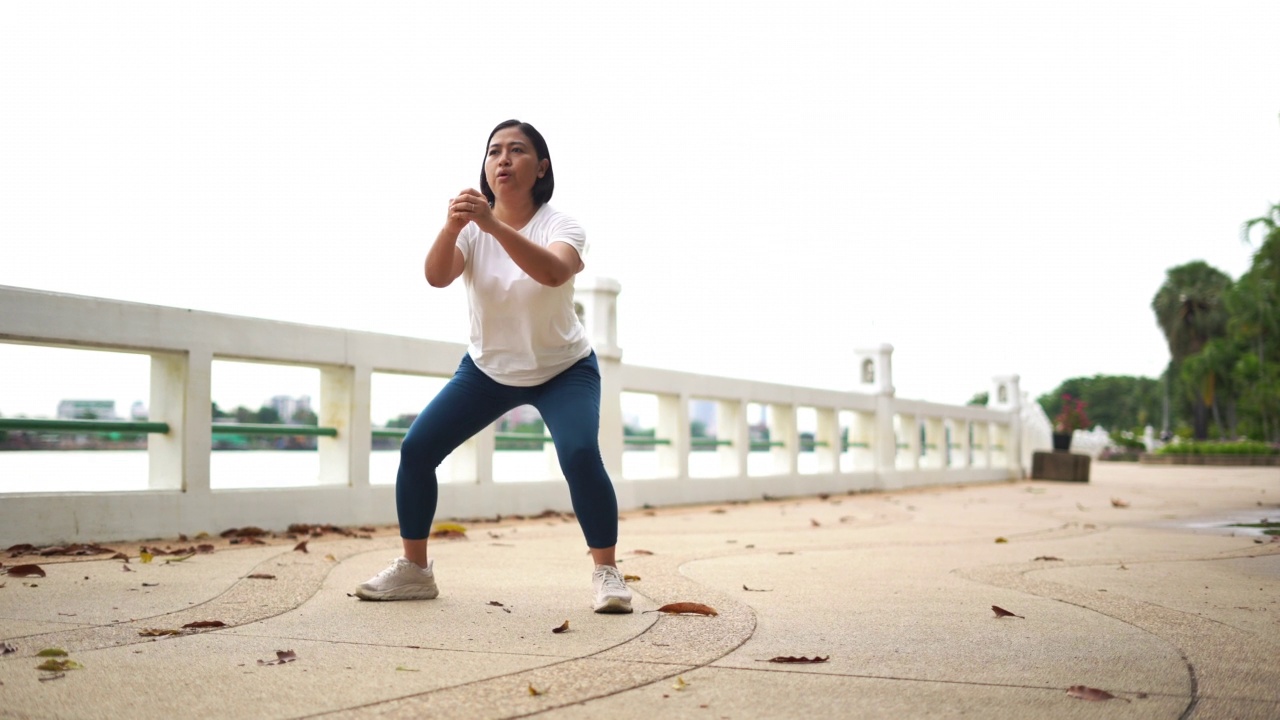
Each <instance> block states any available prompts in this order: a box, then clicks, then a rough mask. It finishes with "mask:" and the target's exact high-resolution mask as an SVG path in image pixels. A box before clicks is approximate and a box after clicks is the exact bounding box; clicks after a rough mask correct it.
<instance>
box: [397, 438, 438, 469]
mask: <svg viewBox="0 0 1280 720" xmlns="http://www.w3.org/2000/svg"><path fill="white" fill-rule="evenodd" d="M447 454H448V451H447V450H445V449H444V448H443V447H442V446H441V444H440V443H438V442H433V439H432V437H431V435H430V433H409V434H408V435H406V436H405V438H404V441H403V442H402V443H400V461H401V462H408V463H412V464H414V465H418V466H427V467H431V468H435V467H437V466H439V465H440V463H442V462H444V458H445V455H447Z"/></svg>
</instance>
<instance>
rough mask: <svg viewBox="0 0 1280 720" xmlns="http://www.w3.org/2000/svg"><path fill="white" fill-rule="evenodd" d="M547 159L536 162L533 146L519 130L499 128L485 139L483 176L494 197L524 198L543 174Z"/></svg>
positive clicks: (548, 162)
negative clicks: (487, 145)
mask: <svg viewBox="0 0 1280 720" xmlns="http://www.w3.org/2000/svg"><path fill="white" fill-rule="evenodd" d="M550 164H551V161H550V160H547V159H545V158H544V159H542V160H538V158H537V152H536V151H535V150H534V148H533V143H532V142H530V141H529V138H527V137H525V134H524V133H523V132H521V131H520V128H519V127H509V128H503V129H501V130H499V131H498V132H496V133H494V134H493V137H492V138H490V139H489V149H488V154H487V155H486V156H485V161H484V177H485V180H488V181H489V187H490V188H491V189H492V190H493V194H494V196H496V197H502V196H504V195H505V196H509V197H528V196H529V195H530V194H531V193H532V192H533V185H534V183H536V182H537V181H538V178H540V177H542V176H543V174H545V173H546V172H547V167H548V166H549V165H550Z"/></svg>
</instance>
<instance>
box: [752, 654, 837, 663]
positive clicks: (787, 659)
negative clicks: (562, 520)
mask: <svg viewBox="0 0 1280 720" xmlns="http://www.w3.org/2000/svg"><path fill="white" fill-rule="evenodd" d="M830 659H831V656H830V655H828V656H826V657H819V656H818V655H814V656H813V657H811V658H810V657H803V656H801V657H796V656H794V655H779V656H778V657H775V658H769V659H768V661H767V662H771V663H810V664H811V663H824V662H826V661H828V660H830Z"/></svg>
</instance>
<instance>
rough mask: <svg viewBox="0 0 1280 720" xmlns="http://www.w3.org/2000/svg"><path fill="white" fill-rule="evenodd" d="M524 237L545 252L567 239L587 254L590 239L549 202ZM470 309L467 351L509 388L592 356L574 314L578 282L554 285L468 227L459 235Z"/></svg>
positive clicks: (542, 378)
mask: <svg viewBox="0 0 1280 720" xmlns="http://www.w3.org/2000/svg"><path fill="white" fill-rule="evenodd" d="M519 232H520V234H521V235H524V236H525V237H527V238H529V239H530V240H532V241H533V242H535V243H537V244H538V245H541V246H543V247H549V246H550V245H551V243H554V242H563V243H568V244H569V245H571V246H573V248H574V249H575V250H577V251H578V254H579V255H586V252H587V235H586V233H584V232H583V231H582V227H581V226H580V225H578V222H577V221H576V220H574V219H573V218H571V217H569V216H568V215H565V214H564V213H561V212H557V211H556V210H554V209H553V208H552V207H551V206H550V205H546V204H543V206H542V207H540V208H538V212H536V213H534V215H533V218H531V219H530V220H529V223H528V224H527V225H525V226H524V227H523V228H520V229H519ZM458 249H459V250H461V251H462V256H463V257H464V258H465V259H466V263H467V264H466V267H465V268H464V269H463V271H462V278H463V281H464V282H465V283H466V286H467V301H468V304H469V305H470V308H471V344H470V346H469V347H468V348H467V353H468V354H469V355H471V359H472V361H474V362H475V364H476V367H478V368H480V369H481V370H482V371H484V374H486V375H488V376H489V377H491V378H493V379H494V380H496V381H497V382H500V383H502V384H504V385H515V386H520V387H528V386H530V385H540V384H542V383H544V382H546V381H548V380H550V379H551V378H553V377H555V376H556V375H559V374H560V373H561V372H563V371H564V370H565V369H567V368H568V367H569V366H570V365H573V364H574V363H576V362H578V361H579V360H581V359H582V358H584V357H586V356H588V355H590V354H591V342H590V340H589V339H588V338H587V332H586V329H585V328H583V327H582V323H581V322H580V321H579V320H578V314H577V313H576V312H574V309H573V279H572V278H570V279H569V281H568V282H566V283H565V284H563V285H561V286H560V287H548V286H546V285H543V284H542V283H540V282H538V281H537V280H534V279H533V278H531V277H529V275H528V273H526V272H525V271H524V270H521V269H520V266H518V265H516V264H515V261H513V260H512V259H511V256H509V255H507V251H506V250H504V249H502V245H500V244H499V243H498V241H497V239H495V238H494V237H493V236H492V235H490V234H489V233H486V232H482V231H481V230H480V228H479V227H477V226H476V224H475V223H468V224H467V226H466V227H465V228H463V229H462V232H461V233H459V234H458Z"/></svg>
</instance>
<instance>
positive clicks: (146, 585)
mask: <svg viewBox="0 0 1280 720" xmlns="http://www.w3.org/2000/svg"><path fill="white" fill-rule="evenodd" d="M159 585H160V583H142V587H158V586H159Z"/></svg>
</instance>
